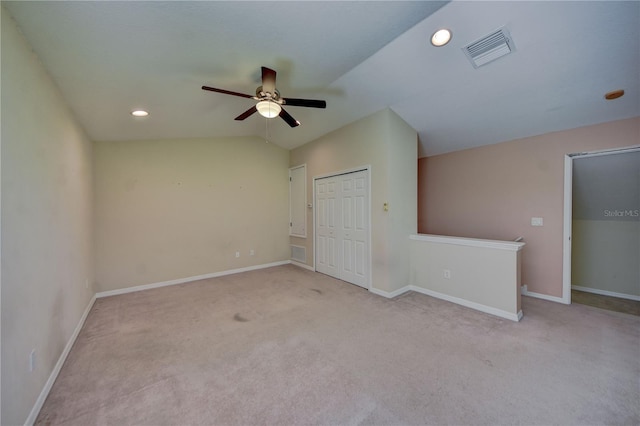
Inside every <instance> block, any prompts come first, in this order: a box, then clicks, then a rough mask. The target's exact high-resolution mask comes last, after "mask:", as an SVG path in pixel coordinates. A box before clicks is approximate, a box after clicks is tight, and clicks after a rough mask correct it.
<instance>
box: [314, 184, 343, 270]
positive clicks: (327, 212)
mask: <svg viewBox="0 0 640 426" xmlns="http://www.w3.org/2000/svg"><path fill="white" fill-rule="evenodd" d="M336 186H337V182H336V179H335V177H331V178H326V179H318V180H316V271H318V272H322V273H323V274H327V275H331V276H332V277H336V278H337V277H338V275H339V271H338V268H337V263H338V261H337V260H338V247H337V242H336V232H337V229H336V219H337V211H336V210H337V208H336V207H337V206H336Z"/></svg>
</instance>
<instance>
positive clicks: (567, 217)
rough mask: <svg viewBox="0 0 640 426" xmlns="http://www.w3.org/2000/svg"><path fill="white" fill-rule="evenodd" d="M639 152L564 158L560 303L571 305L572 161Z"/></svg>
mask: <svg viewBox="0 0 640 426" xmlns="http://www.w3.org/2000/svg"><path fill="white" fill-rule="evenodd" d="M635 151H640V145H633V146H629V147H625V148H615V149H607V150H601V151H591V152H576V153H573V154H566V155H565V156H564V209H563V210H564V215H563V216H564V217H563V231H562V233H563V238H562V303H566V304H571V244H572V242H571V227H572V222H573V159H574V158H588V157H599V156H603V155H611V154H624V153H626V152H635Z"/></svg>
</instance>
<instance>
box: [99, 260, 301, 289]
mask: <svg viewBox="0 0 640 426" xmlns="http://www.w3.org/2000/svg"><path fill="white" fill-rule="evenodd" d="M290 263H291V261H290V260H283V261H280V262H273V263H265V264H263V265H254V266H247V267H245V268H238V269H229V270H226V271H220V272H213V273H210V274H204V275H196V276H193V277H187V278H178V279H175V280H170V281H162V282H159V283H152V284H144V285H137V286H134V287H126V288H119V289H117V290H109V291H101V292H99V293H96V297H97V298H101V297H109V296H116V295H119V294H126V293H134V292H136V291H143V290H149V289H152V288H158V287H166V286H170V285H177V284H184V283H188V282H191V281H198V280H205V279H207V278H217V277H223V276H225V275H233V274H238V273H240V272H249V271H255V270H256V269H265V268H271V267H273V266H281V265H289V264H290Z"/></svg>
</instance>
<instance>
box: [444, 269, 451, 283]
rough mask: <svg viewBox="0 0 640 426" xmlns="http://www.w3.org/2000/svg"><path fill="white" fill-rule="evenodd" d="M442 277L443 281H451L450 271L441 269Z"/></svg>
mask: <svg viewBox="0 0 640 426" xmlns="http://www.w3.org/2000/svg"><path fill="white" fill-rule="evenodd" d="M442 276H443V277H445V279H447V280H450V279H451V270H450V269H443V270H442Z"/></svg>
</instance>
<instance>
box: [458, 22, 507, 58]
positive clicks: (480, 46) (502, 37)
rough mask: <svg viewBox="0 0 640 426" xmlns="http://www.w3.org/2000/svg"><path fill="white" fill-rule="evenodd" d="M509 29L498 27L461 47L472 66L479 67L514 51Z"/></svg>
mask: <svg viewBox="0 0 640 426" xmlns="http://www.w3.org/2000/svg"><path fill="white" fill-rule="evenodd" d="M515 50H516V48H515V45H514V44H513V40H511V35H510V34H509V30H507V29H506V28H500V29H499V30H497V31H494V32H492V33H491V34H489V35H487V36H485V37H482V38H481V39H479V40H476V41H474V42H473V43H471V44H468V45H466V46H465V47H463V48H462V51H463V52H464V54H465V55H466V56H467V58H469V60H470V61H471V64H472V65H473V67H474V68H478V67H481V66H483V65H486V64H488V63H489V62H493V61H495V60H496V59H498V58H501V57H503V56H505V55H508V54H509V53H511V52H513V51H515Z"/></svg>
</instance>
